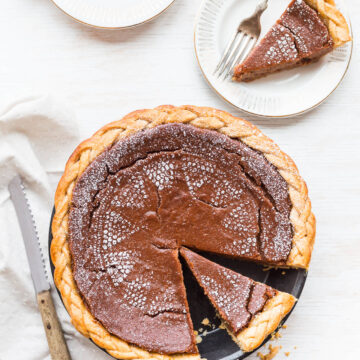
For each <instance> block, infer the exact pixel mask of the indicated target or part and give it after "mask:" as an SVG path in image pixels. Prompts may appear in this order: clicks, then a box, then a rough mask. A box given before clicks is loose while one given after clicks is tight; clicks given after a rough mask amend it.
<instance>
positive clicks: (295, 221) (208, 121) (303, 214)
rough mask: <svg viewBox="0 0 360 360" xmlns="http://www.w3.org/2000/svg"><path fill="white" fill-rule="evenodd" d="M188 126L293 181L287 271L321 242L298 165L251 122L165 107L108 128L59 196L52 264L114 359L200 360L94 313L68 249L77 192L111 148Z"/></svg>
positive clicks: (75, 311) (304, 262)
mask: <svg viewBox="0 0 360 360" xmlns="http://www.w3.org/2000/svg"><path fill="white" fill-rule="evenodd" d="M173 122H178V123H185V124H191V125H194V126H197V127H200V128H205V129H210V130H216V131H219V132H220V133H222V134H225V135H228V136H229V137H231V138H234V139H238V140H240V141H242V142H244V143H245V144H246V145H248V146H250V147H251V148H253V149H255V150H258V151H260V152H261V153H263V154H264V155H265V157H266V158H267V159H268V161H269V162H271V163H272V164H273V165H274V166H275V167H277V169H278V171H279V172H280V174H281V175H282V176H283V178H284V179H285V180H286V181H287V183H288V186H289V195H290V199H291V202H292V205H293V207H292V210H291V213H290V221H291V223H292V225H293V229H294V238H293V245H292V250H291V252H290V255H289V258H288V261H287V265H288V266H291V267H301V268H307V267H308V265H309V262H310V257H311V252H312V248H313V243H314V238H315V218H314V215H313V214H312V212H311V203H310V200H309V198H308V191H307V187H306V184H305V182H304V181H303V180H302V178H301V177H300V175H299V173H298V170H297V168H296V166H295V164H294V162H293V161H292V160H291V159H290V157H289V156H287V155H286V154H285V153H283V152H282V151H281V150H280V149H279V147H278V146H277V145H276V144H275V143H274V142H273V141H272V140H270V139H269V138H268V137H266V136H265V135H263V134H262V133H261V132H260V130H259V129H258V128H257V127H255V126H254V125H252V124H250V123H249V122H247V121H245V120H243V119H240V118H236V117H234V116H232V115H230V114H228V113H226V112H223V111H219V110H216V109H213V108H206V107H195V106H181V107H174V106H168V105H167V106H160V107H158V108H156V109H152V110H138V111H135V112H132V113H130V114H128V115H127V116H125V117H124V118H123V119H122V120H119V121H115V122H113V123H110V124H108V125H106V126H104V127H103V128H102V129H100V130H99V131H98V132H96V133H95V134H94V135H93V136H92V137H91V138H90V139H88V140H86V141H84V142H82V143H81V144H80V145H79V146H78V147H77V148H76V149H75V151H74V153H73V154H72V155H71V157H70V159H69V160H68V162H67V164H66V168H65V172H64V174H63V176H62V178H61V180H60V182H59V185H58V188H57V190H56V194H55V216H54V219H53V222H52V234H53V241H52V244H51V258H52V261H53V263H54V266H55V273H54V279H55V284H56V286H57V288H58V289H59V290H60V292H61V296H62V299H63V301H64V304H65V307H66V309H67V311H68V312H69V314H70V316H71V319H72V322H73V324H74V326H75V327H76V328H77V330H79V331H80V332H81V333H82V334H83V335H84V336H87V337H89V338H91V339H92V340H93V341H94V342H95V343H96V344H97V345H99V346H101V347H102V348H104V349H105V350H106V351H107V352H108V353H109V354H110V355H112V356H114V357H116V358H119V359H160V360H168V359H180V358H181V360H188V359H189V360H190V359H191V360H193V359H198V358H199V356H198V355H175V356H166V355H161V354H154V353H149V352H147V351H144V350H142V349H140V348H138V347H136V346H133V345H130V344H128V343H126V342H124V341H122V340H120V339H119V338H117V337H115V336H112V335H111V334H110V333H109V332H108V331H107V330H106V329H105V328H104V327H103V326H102V325H101V324H100V323H99V322H98V321H97V320H96V319H95V318H94V317H93V316H92V314H91V313H90V312H89V310H88V308H87V307H86V306H85V304H84V302H83V300H82V298H81V296H80V294H79V292H78V289H77V286H76V284H75V281H74V278H73V273H72V268H71V254H70V250H69V246H68V241H67V237H68V216H69V210H70V206H71V199H72V192H73V189H74V186H75V184H76V181H77V179H78V178H79V177H80V175H81V174H82V173H83V172H84V170H85V169H86V167H87V166H88V165H89V164H90V163H91V162H92V161H93V160H94V159H95V158H96V157H97V156H98V155H99V154H101V153H102V152H103V151H104V150H106V149H107V148H108V147H109V146H111V145H112V144H114V143H116V142H117V141H118V140H120V139H121V138H124V137H127V136H129V135H131V134H133V133H134V132H136V131H140V130H142V129H145V128H152V127H155V126H158V125H161V124H166V123H173Z"/></svg>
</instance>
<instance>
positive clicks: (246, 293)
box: [180, 248, 296, 352]
mask: <svg viewBox="0 0 360 360" xmlns="http://www.w3.org/2000/svg"><path fill="white" fill-rule="evenodd" d="M180 252H181V255H182V256H183V258H184V259H185V260H186V262H187V264H188V265H189V267H190V269H191V271H192V273H193V274H194V276H195V278H196V280H197V281H198V283H199V284H200V286H201V287H202V288H203V290H204V292H205V294H206V295H207V297H208V298H209V299H210V301H211V303H212V305H213V306H214V307H215V309H216V310H217V312H218V314H219V316H220V318H221V319H222V320H223V322H224V325H225V327H226V329H227V331H228V332H229V334H230V335H231V336H232V337H233V339H234V340H235V342H236V343H237V344H238V345H239V346H240V348H241V349H242V350H243V351H245V352H248V351H252V350H254V349H256V348H257V347H259V346H260V345H261V344H262V342H263V341H264V340H265V338H266V337H267V336H268V335H270V334H271V333H272V332H273V331H275V329H276V328H277V327H278V326H279V325H280V322H281V320H282V319H283V318H284V316H285V315H286V314H288V313H289V311H290V310H291V309H292V307H293V306H294V304H295V301H296V299H295V298H294V297H293V296H292V295H290V294H287V293H283V292H280V291H277V290H275V289H273V288H271V287H269V286H267V285H264V284H261V283H258V282H256V281H254V280H251V279H249V278H247V277H245V276H243V275H240V274H238V273H236V272H235V271H232V270H230V269H227V268H225V267H223V266H220V265H218V264H216V263H214V262H212V261H210V260H207V259H205V258H204V257H202V256H200V255H198V254H196V253H194V252H192V251H190V250H188V249H186V248H182V249H181V250H180Z"/></svg>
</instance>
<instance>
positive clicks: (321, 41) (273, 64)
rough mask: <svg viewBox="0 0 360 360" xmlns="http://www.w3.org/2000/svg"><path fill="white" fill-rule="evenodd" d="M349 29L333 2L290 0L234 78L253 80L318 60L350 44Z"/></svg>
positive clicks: (323, 0) (237, 70) (240, 65)
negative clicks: (339, 47)
mask: <svg viewBox="0 0 360 360" xmlns="http://www.w3.org/2000/svg"><path fill="white" fill-rule="evenodd" d="M350 40H351V37H350V33H349V27H348V25H347V23H346V20H345V18H344V17H343V15H342V14H341V13H340V11H339V10H338V9H337V8H336V6H335V3H334V1H333V0H293V1H292V2H291V3H290V5H289V6H288V8H287V9H286V10H285V12H284V13H283V14H282V16H281V17H280V19H279V20H278V21H277V22H276V24H275V25H274V26H273V27H272V28H271V29H270V31H269V32H268V33H267V34H266V35H265V37H264V38H263V39H262V40H261V41H260V43H259V44H258V45H257V46H256V47H255V48H254V49H253V51H252V52H251V53H250V55H249V56H248V57H247V58H246V60H245V61H244V62H243V63H242V64H239V65H237V66H236V67H235V69H234V76H233V79H234V80H236V81H252V80H255V79H258V78H261V77H264V76H267V75H269V74H272V73H275V72H279V71H282V70H287V69H292V68H295V67H298V66H302V65H306V64H310V63H313V62H316V61H318V60H319V59H320V58H321V57H322V56H323V55H325V54H327V53H329V52H330V51H332V50H333V48H334V47H338V46H341V45H343V44H345V43H346V42H348V41H350Z"/></svg>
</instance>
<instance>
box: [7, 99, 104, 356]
mask: <svg viewBox="0 0 360 360" xmlns="http://www.w3.org/2000/svg"><path fill="white" fill-rule="evenodd" d="M8 98H9V96H8ZM78 143H79V139H78V130H77V126H76V123H75V119H74V116H73V114H72V113H71V112H70V111H68V110H65V108H64V107H63V106H61V105H60V104H58V103H56V102H55V101H54V100H53V99H52V98H51V97H49V96H34V95H32V96H25V97H22V98H20V99H16V100H12V101H9V100H7V101H6V103H5V100H4V98H3V99H2V100H0V229H1V239H0V343H1V346H0V360H8V359H9V360H10V359H11V360H13V359H23V360H40V359H49V360H50V355H49V350H48V346H47V342H46V337H45V332H44V329H43V325H42V321H41V317H40V313H39V311H38V308H37V303H36V298H35V292H34V288H33V284H32V280H31V277H30V271H29V266H28V262H27V258H26V255H25V249H24V245H23V241H22V238H21V233H20V229H19V226H18V222H17V218H16V214H15V210H14V207H13V204H12V202H11V200H10V198H9V192H8V189H7V186H8V183H9V181H10V180H11V179H12V178H13V177H14V176H15V175H16V174H19V175H21V177H22V178H23V181H24V185H25V187H26V193H27V195H28V198H29V201H30V204H31V208H32V211H33V213H34V217H35V221H36V223H37V227H38V231H39V236H40V242H41V245H42V249H43V253H44V256H45V258H46V260H48V258H49V257H48V230H49V222H50V214H51V210H52V206H53V195H54V194H53V192H54V189H53V187H51V184H50V181H49V175H52V176H53V177H54V176H56V179H58V178H59V177H60V175H61V173H62V171H63V169H64V166H65V162H66V160H67V158H68V157H69V156H70V154H71V152H72V151H73V150H74V149H75V146H76V145H77V144H78ZM54 174H55V175H54ZM47 266H48V269H47V270H48V276H49V281H50V283H51V284H52V294H53V298H54V301H55V306H56V309H57V313H58V316H59V318H60V321H61V324H62V327H63V330H64V332H65V338H66V340H67V343H68V346H69V350H70V353H71V356H72V359H74V360H76V359H89V360H91V359H95V358H96V359H100V360H101V359H109V358H110V357H109V356H108V355H107V354H105V353H104V352H102V351H101V350H99V349H98V348H96V347H95V345H93V344H92V343H91V342H90V341H89V340H88V339H86V338H84V337H83V336H82V335H80V334H79V333H78V332H77V331H76V330H75V329H74V327H73V326H72V325H71V323H70V321H69V316H68V314H67V313H66V311H65V309H64V307H63V305H62V303H61V301H60V299H59V297H58V295H57V294H56V291H55V289H54V285H53V280H52V277H51V274H50V267H49V262H48V261H47Z"/></svg>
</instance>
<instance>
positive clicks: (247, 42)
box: [214, 31, 256, 78]
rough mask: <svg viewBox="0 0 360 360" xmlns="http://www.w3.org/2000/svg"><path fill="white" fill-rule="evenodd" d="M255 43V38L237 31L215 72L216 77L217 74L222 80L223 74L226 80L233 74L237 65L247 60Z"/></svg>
mask: <svg viewBox="0 0 360 360" xmlns="http://www.w3.org/2000/svg"><path fill="white" fill-rule="evenodd" d="M255 43H256V38H255V37H253V36H251V35H248V34H246V33H244V32H242V31H236V33H235V34H234V35H233V37H232V38H231V39H230V41H229V44H228V46H227V47H226V49H225V51H224V54H223V56H222V58H221V60H220V62H219V64H218V65H217V67H216V69H215V71H214V75H215V74H216V75H217V77H218V78H220V77H221V76H222V75H223V74H225V77H224V78H226V77H227V76H228V75H229V74H231V73H232V70H233V68H234V67H235V65H236V64H238V63H241V62H242V61H243V60H244V59H246V57H247V56H248V54H249V53H250V51H251V50H252V48H253V47H254V45H255Z"/></svg>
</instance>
